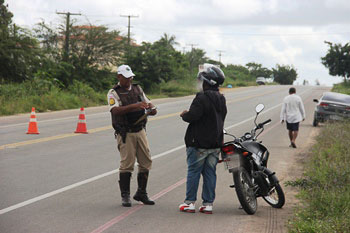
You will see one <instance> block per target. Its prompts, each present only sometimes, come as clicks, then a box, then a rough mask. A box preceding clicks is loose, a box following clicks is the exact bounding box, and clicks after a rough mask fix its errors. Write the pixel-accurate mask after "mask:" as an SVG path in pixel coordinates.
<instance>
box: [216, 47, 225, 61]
mask: <svg viewBox="0 0 350 233" xmlns="http://www.w3.org/2000/svg"><path fill="white" fill-rule="evenodd" d="M216 51H218V52H219V62H220V63H221V53H222V52H225V51H224V50H216Z"/></svg>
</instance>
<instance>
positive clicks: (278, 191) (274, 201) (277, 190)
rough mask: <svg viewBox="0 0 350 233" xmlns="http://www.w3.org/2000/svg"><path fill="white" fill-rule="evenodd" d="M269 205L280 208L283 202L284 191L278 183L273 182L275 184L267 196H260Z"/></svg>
mask: <svg viewBox="0 0 350 233" xmlns="http://www.w3.org/2000/svg"><path fill="white" fill-rule="evenodd" d="M262 198H263V199H264V200H265V201H266V202H267V203H268V204H269V205H270V206H272V207H274V208H282V206H283V205H284V202H285V198H284V193H283V190H282V188H281V186H280V184H275V186H274V187H273V188H272V189H271V190H270V192H269V194H268V195H267V196H263V197H262Z"/></svg>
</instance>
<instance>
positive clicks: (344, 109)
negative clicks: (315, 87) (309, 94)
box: [312, 92, 350, 127]
mask: <svg viewBox="0 0 350 233" xmlns="http://www.w3.org/2000/svg"><path fill="white" fill-rule="evenodd" d="M314 102H316V103H318V104H317V106H316V109H315V113H314V121H313V124H312V125H313V126H315V127H316V126H317V125H318V123H319V122H325V121H327V120H342V119H344V118H349V117H350V95H345V94H341V93H336V92H325V93H323V95H322V97H321V98H320V100H317V99H314Z"/></svg>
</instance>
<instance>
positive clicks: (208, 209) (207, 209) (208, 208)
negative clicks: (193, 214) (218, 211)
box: [199, 205, 213, 214]
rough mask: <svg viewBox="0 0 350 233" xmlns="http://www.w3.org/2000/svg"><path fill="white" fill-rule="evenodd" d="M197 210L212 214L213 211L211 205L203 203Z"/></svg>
mask: <svg viewBox="0 0 350 233" xmlns="http://www.w3.org/2000/svg"><path fill="white" fill-rule="evenodd" d="M199 212H201V213H205V214H212V213H213V206H212V205H203V206H201V207H200V208H199Z"/></svg>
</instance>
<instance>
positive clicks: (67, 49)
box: [56, 11, 81, 61]
mask: <svg viewBox="0 0 350 233" xmlns="http://www.w3.org/2000/svg"><path fill="white" fill-rule="evenodd" d="M56 14H58V15H66V38H65V41H64V42H65V44H64V57H63V60H64V61H68V55H69V37H70V16H71V15H81V14H80V13H70V12H67V13H65V12H57V11H56Z"/></svg>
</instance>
